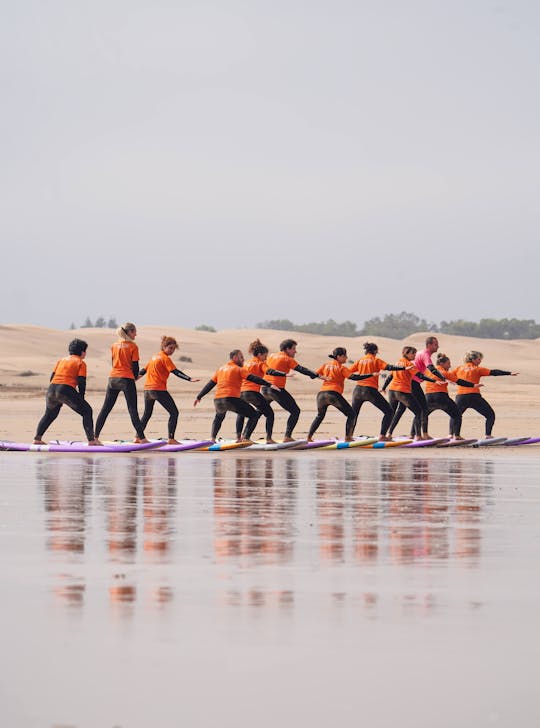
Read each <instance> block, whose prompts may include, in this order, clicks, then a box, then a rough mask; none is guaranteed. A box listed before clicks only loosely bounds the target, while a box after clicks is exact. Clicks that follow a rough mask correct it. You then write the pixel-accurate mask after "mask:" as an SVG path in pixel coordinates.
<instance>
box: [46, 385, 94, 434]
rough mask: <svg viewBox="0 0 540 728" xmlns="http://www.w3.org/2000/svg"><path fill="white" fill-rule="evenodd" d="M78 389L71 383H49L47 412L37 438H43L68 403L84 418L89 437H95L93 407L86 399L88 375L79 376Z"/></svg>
mask: <svg viewBox="0 0 540 728" xmlns="http://www.w3.org/2000/svg"><path fill="white" fill-rule="evenodd" d="M77 387H78V390H79V391H77V390H76V389H74V388H73V387H71V386H70V385H69V384H49V388H48V389H47V398H46V409H45V414H44V415H43V417H42V418H41V420H40V421H39V423H38V426H37V432H36V437H35V439H36V440H42V439H43V435H44V434H45V432H46V431H47V429H48V428H49V427H50V425H51V424H52V423H53V422H54V420H55V419H56V418H57V417H58V415H59V413H60V410H61V409H62V405H64V404H65V405H67V406H68V407H70V408H71V409H72V410H74V411H75V412H77V414H79V415H81V417H82V419H83V427H84V432H85V434H86V437H87V439H88V440H89V441H90V440H93V439H94V420H93V415H92V408H91V407H90V405H89V404H88V402H87V401H86V400H85V399H84V394H85V391H86V377H78V378H77Z"/></svg>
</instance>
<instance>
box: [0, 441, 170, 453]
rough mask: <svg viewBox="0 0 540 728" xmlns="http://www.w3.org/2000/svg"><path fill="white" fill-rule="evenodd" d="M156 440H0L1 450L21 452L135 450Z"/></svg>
mask: <svg viewBox="0 0 540 728" xmlns="http://www.w3.org/2000/svg"><path fill="white" fill-rule="evenodd" d="M158 447H159V443H158V442H144V443H135V442H126V443H117V444H112V443H109V444H107V445H87V444H86V443H84V442H67V441H65V442H61V441H57V442H50V443H48V444H47V445H32V443H25V442H6V441H2V442H0V448H1V449H3V450H18V451H21V452H23V451H24V452H79V453H80V452H83V453H89V452H92V453H94V452H95V453H99V452H101V453H111V452H137V451H139V450H152V449H153V448H158Z"/></svg>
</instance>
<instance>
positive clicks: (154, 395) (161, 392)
mask: <svg viewBox="0 0 540 728" xmlns="http://www.w3.org/2000/svg"><path fill="white" fill-rule="evenodd" d="M139 374H140V376H141V377H142V376H144V375H145V374H146V369H141V371H140V373H139ZM171 374H174V375H175V376H176V377H179V378H180V379H185V380H186V381H188V382H191V377H189V376H188V375H187V374H184V372H182V371H180V369H173V370H172V372H171ZM156 402H159V403H160V405H161V406H162V407H164V408H165V409H166V410H167V412H168V413H169V422H168V424H167V430H168V437H169V440H173V439H174V435H175V433H176V426H177V424H178V415H179V412H178V407H177V406H176V402H175V401H174V399H173V398H172V396H171V394H170V393H169V392H168V391H167V390H166V389H145V390H144V412H143V416H142V417H141V427H142V429H143V430H144V429H145V428H146V425H147V424H148V421H149V420H150V418H151V417H152V412H153V411H154V405H155V403H156Z"/></svg>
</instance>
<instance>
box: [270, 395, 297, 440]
mask: <svg viewBox="0 0 540 728" xmlns="http://www.w3.org/2000/svg"><path fill="white" fill-rule="evenodd" d="M261 394H262V395H263V397H264V398H265V399H266V400H267V401H268V402H269V401H273V402H277V403H278V404H279V406H280V407H283V409H284V410H286V411H287V412H289V417H288V419H287V426H286V429H285V437H292V433H293V430H294V428H295V427H296V423H297V422H298V418H299V417H300V407H299V406H298V405H297V404H296V400H295V398H294V397H293V396H292V394H289V392H287V390H286V389H280V390H279V391H278V390H277V389H272V388H271V387H263V388H262V389H261Z"/></svg>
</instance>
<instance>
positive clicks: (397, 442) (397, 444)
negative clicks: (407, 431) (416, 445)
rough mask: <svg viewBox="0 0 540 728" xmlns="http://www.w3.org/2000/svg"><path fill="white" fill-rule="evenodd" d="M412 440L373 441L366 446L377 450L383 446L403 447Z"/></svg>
mask: <svg viewBox="0 0 540 728" xmlns="http://www.w3.org/2000/svg"><path fill="white" fill-rule="evenodd" d="M411 442H412V440H406V439H403V440H390V441H389V442H374V443H373V445H367V447H368V448H373V449H374V450H379V449H381V448H383V447H404V446H405V445H408V444H409V443H411Z"/></svg>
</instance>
